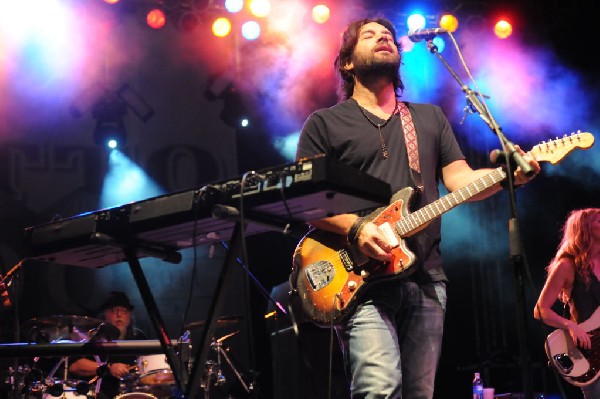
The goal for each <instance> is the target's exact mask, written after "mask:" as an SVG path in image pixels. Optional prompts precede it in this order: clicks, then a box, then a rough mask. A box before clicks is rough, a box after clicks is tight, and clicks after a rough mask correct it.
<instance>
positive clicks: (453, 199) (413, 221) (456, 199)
mask: <svg viewBox="0 0 600 399" xmlns="http://www.w3.org/2000/svg"><path fill="white" fill-rule="evenodd" d="M505 178H506V173H505V172H504V170H503V169H502V167H499V168H496V169H494V170H493V171H492V172H490V173H488V174H487V175H485V176H482V177H480V178H479V179H477V180H475V181H473V182H471V183H469V184H467V185H466V186H464V187H462V188H459V189H458V190H456V191H453V192H451V193H449V194H446V195H444V196H443V197H442V198H440V199H438V200H436V201H434V202H432V203H431V204H429V205H426V206H424V207H423V208H421V209H419V210H418V211H415V212H413V213H411V214H409V215H408V216H407V217H404V218H402V219H400V220H399V221H398V222H397V223H396V229H397V231H398V234H399V235H400V236H401V237H403V236H405V235H406V234H408V233H410V232H411V231H413V230H416V229H418V228H419V227H421V226H423V225H424V224H425V223H428V222H430V221H431V220H433V219H435V218H437V217H438V216H440V215H442V214H443V213H444V212H447V211H449V210H450V209H452V208H454V207H456V206H457V205H460V204H462V203H463V202H465V201H467V200H469V199H470V198H473V197H474V196H476V195H477V194H479V193H481V192H483V191H485V190H486V189H488V188H490V187H491V186H493V185H494V184H496V183H498V182H501V181H502V180H504V179H505Z"/></svg>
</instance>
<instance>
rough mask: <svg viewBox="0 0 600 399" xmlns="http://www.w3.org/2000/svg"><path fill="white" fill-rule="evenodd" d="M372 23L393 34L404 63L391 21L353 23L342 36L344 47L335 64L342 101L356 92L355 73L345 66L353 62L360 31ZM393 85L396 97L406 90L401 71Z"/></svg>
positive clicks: (368, 20) (381, 19)
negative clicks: (383, 27)
mask: <svg viewBox="0 0 600 399" xmlns="http://www.w3.org/2000/svg"><path fill="white" fill-rule="evenodd" d="M371 22H375V23H378V24H380V25H382V26H385V27H386V28H387V29H388V30H389V31H390V32H391V33H392V36H393V38H394V44H395V45H396V47H397V48H398V53H399V54H400V62H402V45H401V44H400V43H399V42H398V41H397V39H396V28H395V27H394V24H392V22H391V21H390V20H388V19H386V18H383V17H373V18H363V19H360V20H357V21H353V22H351V23H350V24H348V27H347V28H346V31H345V32H344V34H343V36H342V45H341V46H340V50H339V52H338V55H337V57H336V58H335V62H334V67H335V68H336V70H337V71H338V73H339V86H338V97H339V99H340V100H345V99H348V98H350V97H351V96H352V92H353V91H354V72H353V71H348V70H346V69H345V68H344V65H346V64H347V63H349V62H351V61H352V53H353V52H354V48H355V47H356V43H357V42H358V34H359V32H360V29H361V28H362V27H363V26H364V25H366V24H368V23H371ZM392 83H393V84H394V90H395V91H396V95H400V94H401V93H402V91H403V90H404V83H402V79H401V78H400V70H398V74H397V76H396V79H394V81H393V82H392Z"/></svg>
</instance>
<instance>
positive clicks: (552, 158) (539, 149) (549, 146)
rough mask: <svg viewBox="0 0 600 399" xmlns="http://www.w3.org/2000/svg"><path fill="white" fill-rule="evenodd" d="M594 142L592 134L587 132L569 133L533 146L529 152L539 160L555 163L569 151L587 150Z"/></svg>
mask: <svg viewBox="0 0 600 399" xmlns="http://www.w3.org/2000/svg"><path fill="white" fill-rule="evenodd" d="M593 144H594V135H593V134H592V133H588V132H577V133H571V134H570V135H566V134H565V135H564V136H563V137H562V138H557V139H555V140H550V141H544V142H542V143H540V144H538V145H536V146H534V147H533V148H532V149H531V151H530V153H531V155H533V157H534V158H535V159H536V160H537V161H538V162H539V161H546V162H550V163H551V164H553V165H554V164H557V163H558V162H560V161H561V160H562V159H563V158H564V157H566V156H567V155H568V154H569V153H570V152H571V151H573V150H575V149H577V148H581V149H584V150H587V149H588V148H590V147H591V146H592V145H593Z"/></svg>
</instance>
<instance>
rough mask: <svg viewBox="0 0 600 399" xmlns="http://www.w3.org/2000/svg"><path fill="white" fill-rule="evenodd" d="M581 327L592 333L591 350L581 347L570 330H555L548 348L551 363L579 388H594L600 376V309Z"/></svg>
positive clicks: (548, 339) (547, 343)
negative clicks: (574, 341)
mask: <svg viewBox="0 0 600 399" xmlns="http://www.w3.org/2000/svg"><path fill="white" fill-rule="evenodd" d="M579 326H580V327H581V328H583V329H584V330H585V331H587V332H588V333H589V334H590V338H591V340H592V348H591V349H581V348H578V347H577V346H576V345H575V344H574V343H573V340H572V339H571V336H570V335H569V333H568V332H567V331H566V330H560V329H559V330H554V331H552V332H551V333H550V334H549V335H548V337H547V338H546V342H545V345H544V348H545V350H546V356H548V360H549V363H550V364H551V365H553V366H554V367H555V368H556V370H558V372H559V373H560V375H561V376H562V377H563V378H564V379H565V381H567V382H568V383H570V384H571V385H575V386H578V387H582V386H586V385H590V384H592V383H593V382H595V381H596V380H597V379H598V377H600V308H597V309H596V311H595V312H594V314H592V315H591V316H590V318H589V319H587V320H586V321H584V322H583V323H580V324H579Z"/></svg>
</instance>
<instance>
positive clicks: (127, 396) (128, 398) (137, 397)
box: [115, 392, 157, 399]
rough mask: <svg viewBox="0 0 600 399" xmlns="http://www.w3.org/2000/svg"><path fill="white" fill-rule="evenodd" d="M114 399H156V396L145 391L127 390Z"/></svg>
mask: <svg viewBox="0 0 600 399" xmlns="http://www.w3.org/2000/svg"><path fill="white" fill-rule="evenodd" d="M115 399H157V397H156V396H154V395H152V394H151V393H147V392H129V393H122V394H120V395H117V396H115Z"/></svg>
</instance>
